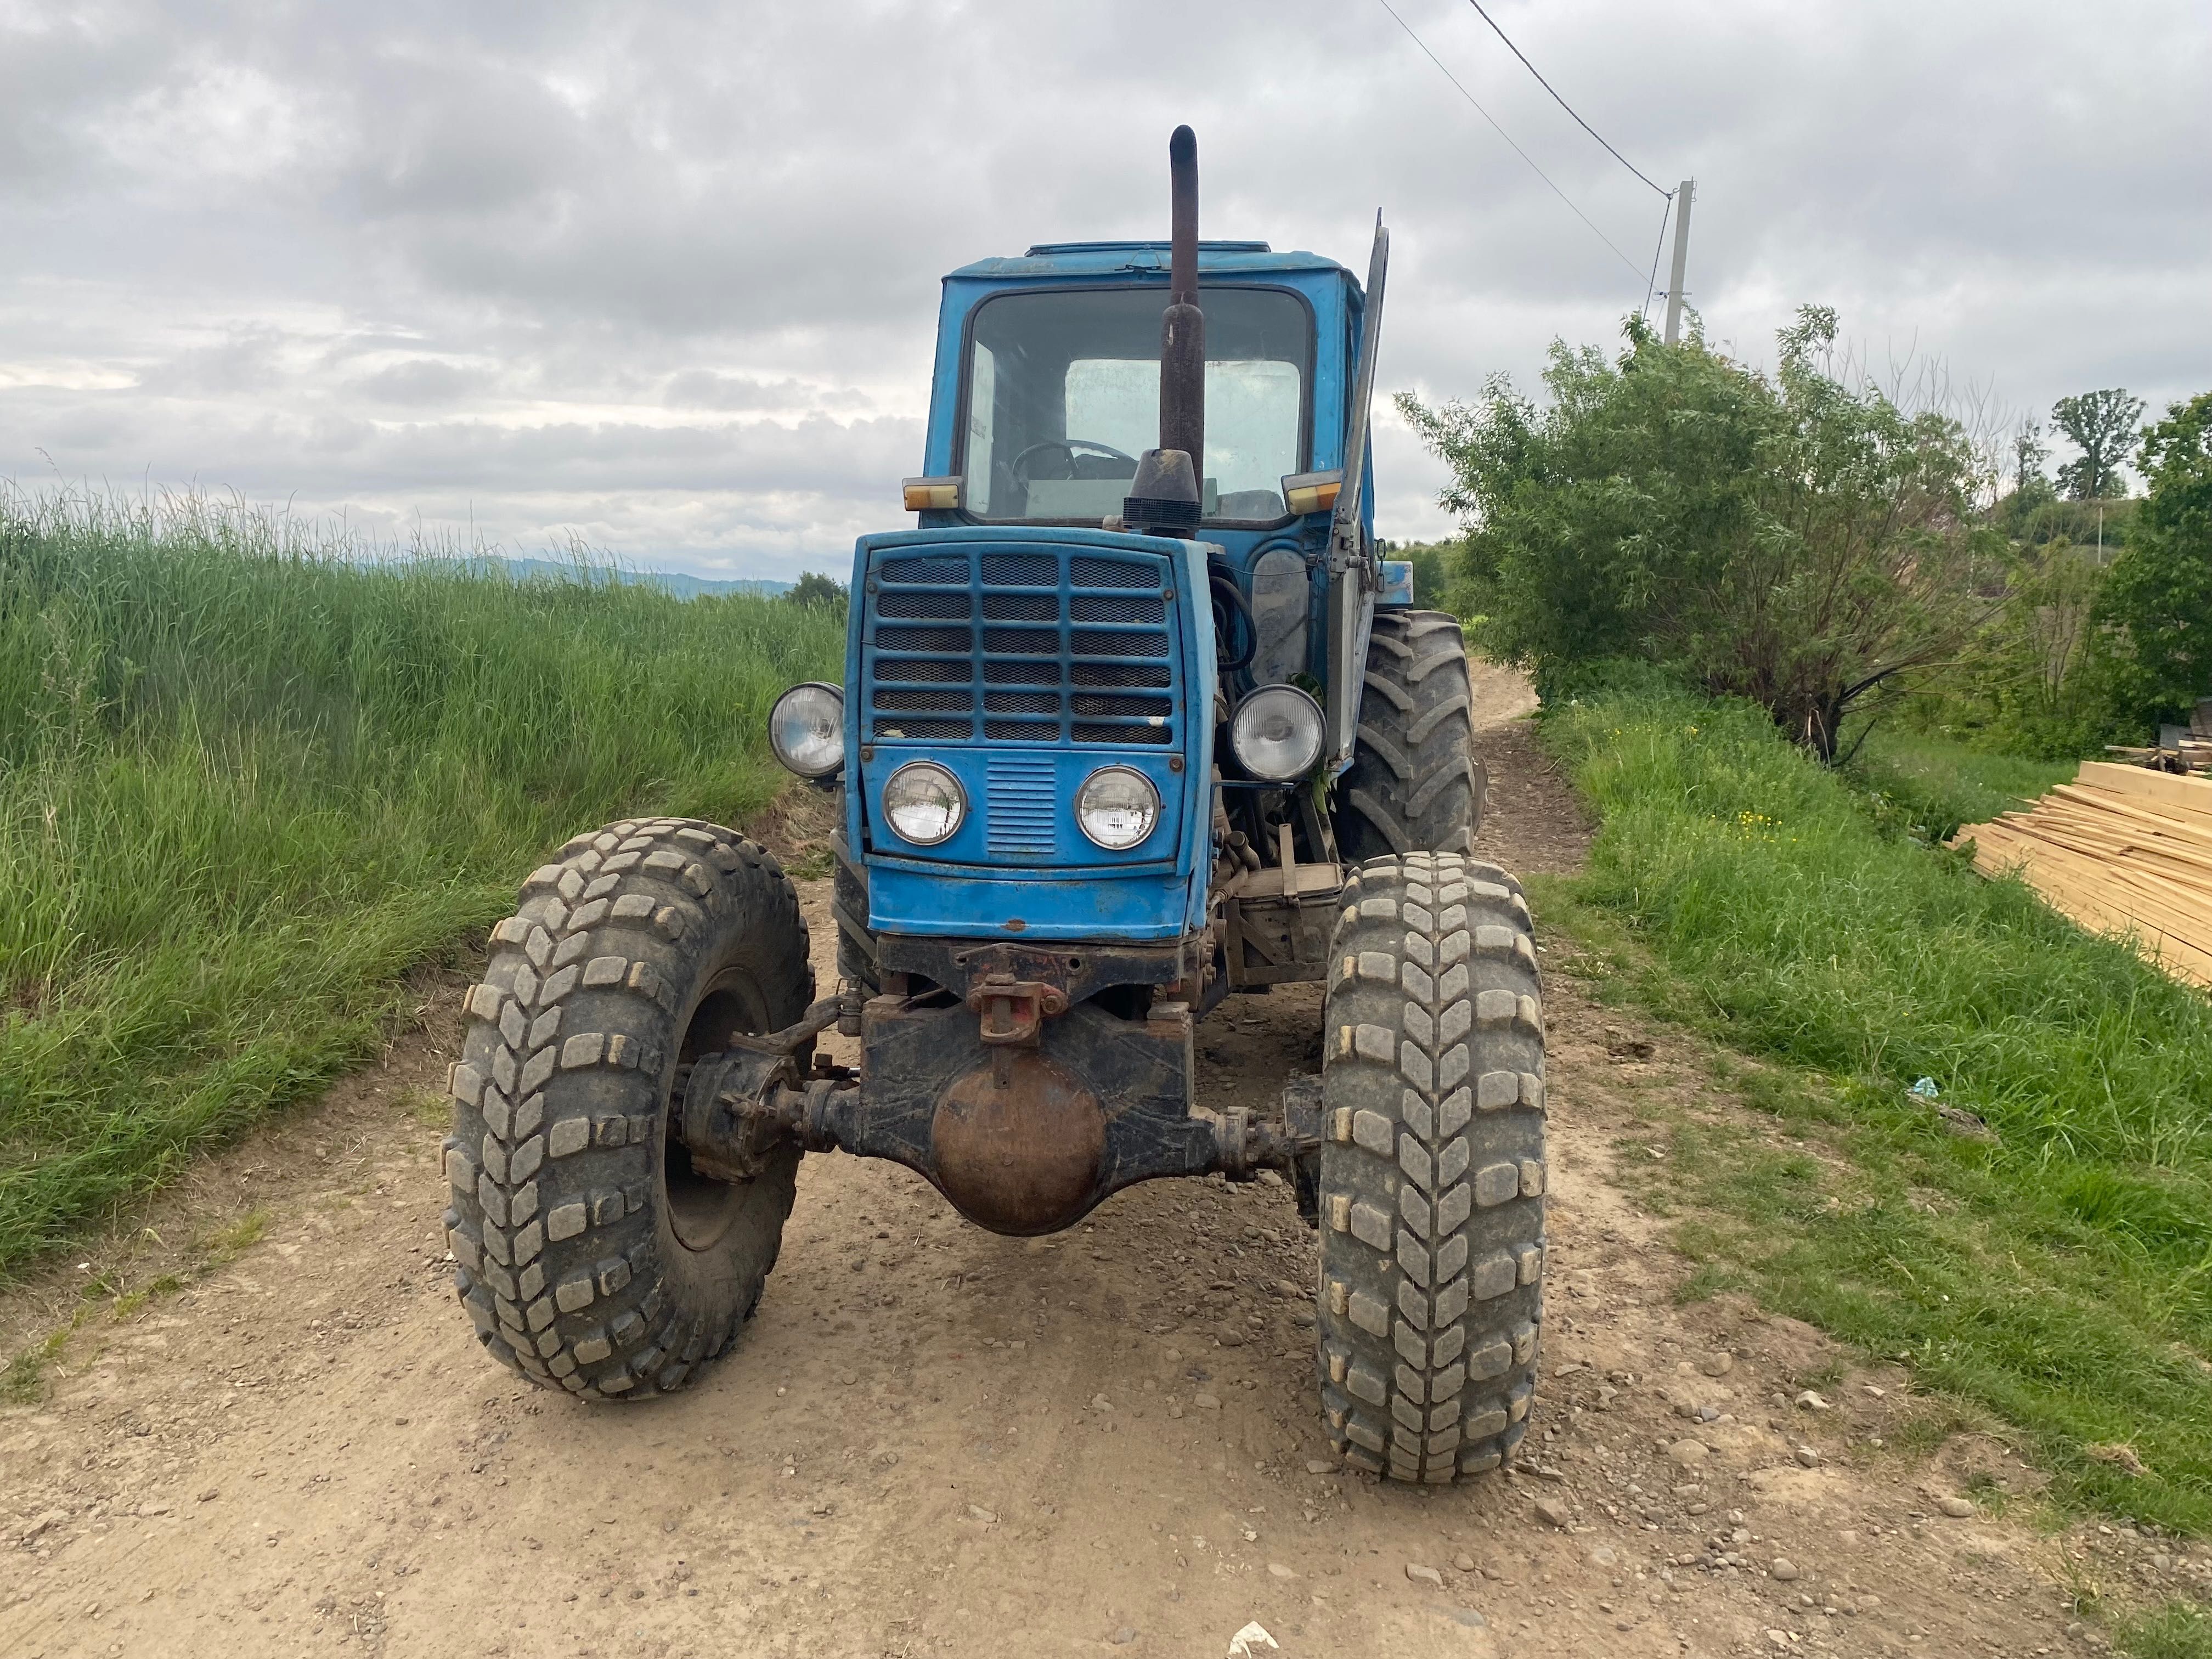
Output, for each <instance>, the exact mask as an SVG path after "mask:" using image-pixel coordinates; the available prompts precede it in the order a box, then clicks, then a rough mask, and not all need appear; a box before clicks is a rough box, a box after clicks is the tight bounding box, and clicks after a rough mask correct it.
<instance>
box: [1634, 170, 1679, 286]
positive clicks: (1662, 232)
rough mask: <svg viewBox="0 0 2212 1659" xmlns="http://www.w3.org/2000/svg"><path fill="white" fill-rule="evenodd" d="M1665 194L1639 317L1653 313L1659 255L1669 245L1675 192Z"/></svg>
mask: <svg viewBox="0 0 2212 1659" xmlns="http://www.w3.org/2000/svg"><path fill="white" fill-rule="evenodd" d="M1663 194H1664V195H1665V196H1666V197H1667V205H1666V206H1665V207H1663V208H1661V209H1660V210H1659V240H1657V241H1656V242H1654V243H1652V245H1651V275H1650V276H1648V277H1646V278H1645V279H1644V309H1643V310H1641V311H1639V312H1638V313H1636V314H1637V315H1638V316H1639V317H1648V316H1650V314H1651V296H1652V295H1654V294H1656V293H1657V292H1658V291H1659V255H1660V252H1662V250H1663V249H1664V248H1665V247H1666V246H1667V216H1668V215H1669V214H1671V213H1672V212H1674V191H1671V190H1670V191H1664V192H1663Z"/></svg>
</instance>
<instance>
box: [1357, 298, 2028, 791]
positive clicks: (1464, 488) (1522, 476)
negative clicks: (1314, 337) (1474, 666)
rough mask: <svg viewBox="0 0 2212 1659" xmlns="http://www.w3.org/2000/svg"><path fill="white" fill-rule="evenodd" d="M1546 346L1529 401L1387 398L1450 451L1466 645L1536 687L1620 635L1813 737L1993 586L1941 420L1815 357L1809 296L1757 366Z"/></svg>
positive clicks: (1980, 478)
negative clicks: (1463, 537) (1535, 395)
mask: <svg viewBox="0 0 2212 1659" xmlns="http://www.w3.org/2000/svg"><path fill="white" fill-rule="evenodd" d="M1627 337H1628V349H1626V351H1624V352H1623V353H1621V354H1620V356H1619V357H1618V358H1617V359H1616V360H1613V361H1608V360H1607V358H1606V357H1605V356H1604V355H1603V354H1601V352H1599V351H1597V350H1596V349H1591V348H1585V349H1582V350H1571V349H1569V348H1568V347H1566V346H1565V344H1564V343H1555V344H1554V345H1553V349H1552V356H1551V366H1550V367H1549V368H1547V370H1546V371H1545V374H1544V382H1545V386H1546V389H1547V392H1549V394H1550V398H1549V401H1548V403H1547V404H1544V405H1542V406H1541V407H1540V406H1539V405H1538V404H1535V403H1534V402H1532V401H1531V400H1529V399H1528V398H1525V397H1523V396H1522V395H1521V394H1520V393H1519V392H1516V390H1515V389H1514V388H1513V386H1511V384H1510V382H1507V381H1504V380H1497V381H1493V382H1492V385H1491V386H1490V387H1489V388H1488V392H1487V395H1486V397H1485V398H1484V399H1483V400H1482V401H1481V402H1480V404H1477V405H1476V406H1474V407H1473V408H1468V407H1463V406H1462V405H1459V404H1449V405H1447V406H1445V407H1444V408H1443V409H1441V410H1431V409H1428V408H1425V407H1424V406H1423V405H1422V404H1420V403H1419V401H1418V400H1416V399H1415V398H1413V397H1411V396H1410V395H1407V396H1401V398H1399V400H1398V404H1399V408H1400V410H1401V411H1402V412H1403V413H1404V415H1405V416H1406V417H1407V420H1408V421H1410V422H1412V423H1413V427H1414V428H1415V429H1416V430H1417V431H1419V433H1420V434H1421V435H1422V436H1423V437H1424V438H1425V440H1426V441H1427V442H1428V444H1429V447H1431V449H1433V450H1434V451H1435V452H1436V453H1437V455H1438V456H1439V457H1440V458H1442V459H1443V460H1444V461H1445V462H1446V463H1447V465H1449V466H1450V468H1451V470H1452V475H1453V482H1452V484H1451V487H1450V488H1449V489H1447V490H1446V491H1445V492H1444V494H1443V497H1442V500H1443V505H1444V506H1445V507H1448V508H1449V509H1450V510H1452V511H1454V512H1456V513H1459V514H1461V515H1462V518H1463V519H1464V520H1466V521H1467V522H1468V525H1469V526H1470V528H1469V531H1468V538H1467V542H1466V547H1467V554H1466V558H1465V568H1466V570H1467V573H1468V577H1469V579H1470V580H1471V582H1472V585H1473V587H1474V593H1475V595H1476V601H1477V603H1478V604H1479V605H1480V609H1481V610H1482V611H1483V612H1484V614H1485V616H1486V622H1485V623H1484V624H1483V626H1482V627H1481V628H1480V629H1478V630H1477V637H1478V639H1479V641H1480V643H1481V645H1482V647H1483V648H1484V649H1485V650H1486V651H1487V652H1488V653H1490V654H1492V656H1495V657H1497V658H1498V659H1502V660H1505V661H1510V662H1514V663H1518V664H1521V665H1524V666H1527V667H1528V668H1530V669H1532V670H1534V673H1535V676H1536V681H1537V686H1538V690H1540V691H1541V693H1542V694H1543V696H1545V697H1546V699H1547V701H1549V700H1551V699H1552V698H1553V696H1555V695H1556V690H1557V688H1558V686H1559V684H1560V676H1561V675H1562V674H1563V673H1565V672H1568V671H1571V670H1572V669H1573V668H1574V666H1575V665H1577V664H1578V663H1582V662H1584V661H1587V660H1589V659H1593V658H1614V657H1636V658H1640V659H1644V660H1647V661H1650V662H1653V663H1656V664H1659V665H1663V666H1665V667H1667V668H1668V669H1670V670H1672V671H1674V672H1676V673H1677V674H1679V675H1680V676H1681V677H1682V678H1685V679H1686V680H1688V681H1689V682H1691V683H1692V684H1696V685H1698V686H1699V687H1701V688H1702V689H1704V690H1707V691H1709V692H1712V693H1717V694H1729V695H1736V696H1745V697H1748V698H1750V699H1752V700H1753V701H1754V702H1758V703H1759V705H1760V706H1761V707H1763V708H1765V709H1766V710H1767V711H1768V713H1769V714H1770V715H1771V717H1772V719H1773V720H1774V721H1775V722H1776V724H1778V726H1781V727H1782V729H1783V730H1784V731H1785V732H1789V733H1790V736H1791V737H1792V738H1795V739H1796V741H1798V742H1800V743H1802V744H1806V745H1807V746H1808V747H1809V748H1811V749H1813V750H1814V751H1815V752H1817V753H1819V754H1820V755H1822V756H1823V757H1828V756H1831V755H1832V754H1833V753H1834V752H1835V747H1836V744H1837V741H1838V736H1839V734H1840V732H1841V728H1842V725H1843V721H1844V716H1845V714H1846V713H1847V712H1848V711H1850V710H1851V709H1853V708H1855V707H1859V706H1863V703H1864V702H1866V701H1868V700H1879V699H1880V698H1881V697H1883V696H1887V695H1888V694H1889V693H1890V692H1891V691H1893V690H1895V689H1897V688H1898V687H1899V686H1901V685H1902V684H1904V683H1905V677H1909V676H1911V675H1914V674H1916V673H1920V672H1923V671H1928V670H1929V669H1931V668H1932V667H1933V666H1934V665H1936V664H1938V663H1940V662H1942V661H1944V660H1947V659H1948V658H1949V657H1950V656H1952V655H1953V654H1954V653H1955V652H1956V651H1957V650H1958V648H1959V647H1960V646H1962V645H1963V644H1964V643H1965V642H1966V641H1967V640H1968V639H1970V638H1971V637H1972V635H1973V633H1974V631H1975V629H1976V628H1977V627H1978V623H1979V622H1980V620H1981V619H1982V617H1984V616H1985V615H1986V614H1987V612H1988V611H1990V609H1991V608H1992V604H1993V601H1992V600H1991V599H1989V598H1988V597H1986V596H1984V594H1983V593H1982V592H1980V586H1979V580H1978V576H1979V573H1981V572H1983V571H1984V570H1987V571H1990V572H1995V571H1996V570H1997V569H1998V568H1999V567H2000V564H2001V558H2002V544H2003V538H2002V537H2001V536H1999V535H1998V534H1997V533H1996V532H1995V531H1994V530H1992V529H1990V527H1989V526H1986V525H1984V524H1983V523H1981V522H1980V521H1979V519H1978V515H1977V514H1976V513H1975V511H1974V507H1975V504H1976V502H1977V501H1978V498H1979V496H1980V494H1981V492H1982V490H1983V489H1984V487H1985V485H1986V484H1987V483H1988V480H1987V478H1986V477H1985V476H1984V468H1983V466H1982V463H1981V461H1980V459H1979V458H1978V454H1977V453H1976V451H1975V449H1974V447H1973V446H1972V443H1970V442H1969V441H1968V439H1967V437H1966V433H1965V432H1964V430H1963V429H1962V428H1960V425H1959V423H1958V422H1956V421H1954V420H1952V419H1949V418H1948V417H1947V416H1943V415H1941V414H1939V413H1934V412H1922V413H1917V414H1911V413H1907V412H1906V411H1905V410H1901V409H1899V407H1898V406H1897V405H1896V404H1893V403H1892V402H1891V401H1890V400H1889V399H1888V398H1886V397H1884V396H1883V395H1882V394H1881V392H1878V391H1876V390H1875V389H1874V388H1873V387H1871V386H1867V385H1865V384H1864V383H1863V381H1862V380H1858V379H1857V378H1856V377H1851V376H1850V375H1849V374H1848V373H1847V371H1843V370H1838V369H1837V368H1835V366H1834V364H1833V362H1832V349H1833V347H1834V343H1835V337H1836V318H1835V314H1834V313H1832V312H1830V311H1826V310H1825V309H1822V308H1820V307H1805V308H1804V309H1803V310H1802V311H1801V312H1800V313H1799V317H1798V320H1797V322H1796V324H1795V325H1793V326H1791V327H1790V328H1787V329H1784V331H1783V332H1782V334H1781V337H1780V340H1779V344H1780V348H1781V361H1780V364H1779V367H1778V368H1777V369H1776V371H1775V372H1774V373H1773V374H1771V375H1770V374H1765V373H1764V372H1762V371H1760V370H1759V369H1756V368H1751V367H1748V366H1747V365H1745V364H1742V363H1740V362H1735V361H1733V360H1731V359H1730V358H1728V357H1726V356H1722V355H1721V354H1720V353H1718V352H1716V351H1713V350H1711V349H1708V348H1707V347H1706V345H1705V343H1704V341H1703V340H1701V339H1695V338H1693V339H1692V340H1691V341H1689V342H1687V343H1684V344H1680V345H1667V344H1663V343H1661V342H1660V341H1659V340H1658V339H1657V338H1656V337H1655V336H1654V335H1652V333H1651V332H1650V330H1649V329H1648V328H1646V327H1644V326H1643V325H1640V324H1639V323H1638V320H1637V319H1634V318H1631V319H1629V321H1628V326H1627Z"/></svg>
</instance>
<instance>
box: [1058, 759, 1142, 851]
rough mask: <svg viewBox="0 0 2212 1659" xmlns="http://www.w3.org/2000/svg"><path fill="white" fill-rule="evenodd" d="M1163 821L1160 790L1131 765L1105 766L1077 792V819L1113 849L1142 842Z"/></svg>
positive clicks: (1100, 843)
mask: <svg viewBox="0 0 2212 1659" xmlns="http://www.w3.org/2000/svg"><path fill="white" fill-rule="evenodd" d="M1159 821H1160V792H1159V791H1158V790H1157V789H1155V788H1153V787H1152V780H1151V779H1150V778H1148V777H1146V775H1144V774H1143V773H1142V772H1139V771H1138V770H1137V769H1135V768H1134V767H1131V766H1102V767H1100V768H1099V769H1097V771H1096V772H1093V773H1092V774H1091V775H1090V776H1089V777H1087V778H1085V779H1084V781H1083V787H1082V788H1080V789H1079V790H1077V791H1076V792H1075V822H1076V825H1077V827H1078V828H1079V829H1081V830H1082V831H1083V833H1084V834H1085V836H1089V837H1090V838H1091V842H1093V843H1094V844H1095V845H1097V846H1100V847H1103V848H1105V849H1106V850H1107V851H1108V852H1109V853H1126V852H1127V851H1128V849H1129V848H1132V847H1136V846H1139V845H1141V844H1142V843H1143V842H1145V840H1146V838H1147V837H1148V836H1151V834H1152V829H1153V828H1154V826H1155V825H1157V824H1158V823H1159Z"/></svg>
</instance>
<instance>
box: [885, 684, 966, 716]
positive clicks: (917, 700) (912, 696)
mask: <svg viewBox="0 0 2212 1659" xmlns="http://www.w3.org/2000/svg"><path fill="white" fill-rule="evenodd" d="M876 707H877V708H887V709H891V710H894V711H896V713H899V714H967V713H969V711H970V710H971V709H973V708H975V693H974V692H973V691H968V690H959V691H884V690H879V691H878V692H877V693H876Z"/></svg>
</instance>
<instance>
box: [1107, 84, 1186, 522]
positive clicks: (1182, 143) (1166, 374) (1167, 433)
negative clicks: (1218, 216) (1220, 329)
mask: <svg viewBox="0 0 2212 1659" xmlns="http://www.w3.org/2000/svg"><path fill="white" fill-rule="evenodd" d="M1168 181H1169V189H1170V212H1171V218H1170V226H1171V231H1170V242H1169V253H1168V307H1167V309H1166V310H1165V311H1164V312H1163V313H1161V314H1160V444H1159V447H1158V449H1148V450H1146V452H1145V453H1144V454H1143V455H1142V456H1141V457H1140V458H1139V460H1138V462H1137V476H1136V477H1134V478H1133V479H1132V480H1131V481H1130V483H1129V495H1128V499H1127V500H1126V501H1123V502H1122V503H1121V518H1122V520H1123V522H1124V523H1126V524H1127V526H1129V528H1130V529H1132V530H1138V531H1148V532H1153V533H1155V534H1161V535H1170V536H1176V535H1182V534H1183V533H1185V532H1188V531H1190V530H1193V529H1194V528H1196V527H1197V525H1198V521H1199V520H1200V517H1201V516H1202V515H1203V513H1204V507H1203V501H1204V496H1203V495H1202V494H1201V491H1202V489H1203V488H1204V480H1205V477H1206V317H1205V314H1204V313H1202V312H1200V310H1199V308H1198V135H1197V134H1195V133H1194V132H1193V131H1191V130H1190V129H1189V128H1188V127H1177V128H1176V130H1175V133H1174V136H1173V137H1170V139H1169V140H1168Z"/></svg>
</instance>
